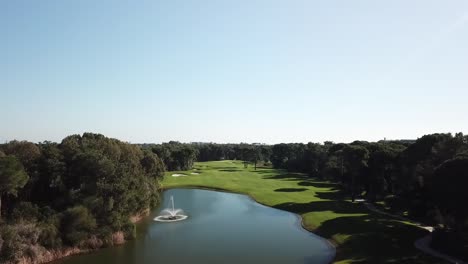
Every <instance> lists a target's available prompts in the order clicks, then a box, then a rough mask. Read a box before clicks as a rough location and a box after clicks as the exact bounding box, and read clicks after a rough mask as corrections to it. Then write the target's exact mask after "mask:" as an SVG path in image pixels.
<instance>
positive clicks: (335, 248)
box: [161, 185, 339, 263]
mask: <svg viewBox="0 0 468 264" xmlns="http://www.w3.org/2000/svg"><path fill="white" fill-rule="evenodd" d="M161 189H162V191H163V192H164V191H167V190H171V189H200V190H208V191H217V192H224V193H232V194H240V195H244V196H247V197H248V198H249V199H251V200H252V201H254V202H255V203H258V204H260V205H262V206H265V207H268V208H271V209H276V210H279V211H285V210H281V209H278V208H275V207H272V206H269V205H267V204H264V203H261V202H259V201H257V200H255V198H254V197H252V196H251V195H250V194H248V193H244V192H235V191H231V190H227V189H223V188H219V187H206V186H197V185H186V186H184V185H181V186H176V187H164V186H162V188H161ZM285 212H288V213H291V214H294V215H295V216H296V217H297V218H298V220H300V221H299V222H300V226H301V227H302V229H304V230H305V231H307V232H308V233H311V234H313V235H315V236H316V237H318V238H320V239H321V240H323V241H324V242H326V244H327V245H328V247H329V248H330V249H332V250H333V251H334V254H333V256H332V257H330V258H331V259H330V260H329V261H328V263H333V262H334V260H335V258H336V255H337V254H338V252H339V247H338V246H337V245H338V243H337V242H336V241H335V240H333V239H327V238H324V237H321V236H320V235H318V234H316V233H315V232H314V229H313V228H310V229H309V228H307V227H306V226H305V225H304V218H302V216H301V215H299V214H297V213H294V212H290V211H285Z"/></svg>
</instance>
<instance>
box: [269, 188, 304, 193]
mask: <svg viewBox="0 0 468 264" xmlns="http://www.w3.org/2000/svg"><path fill="white" fill-rule="evenodd" d="M307 190H308V189H307V188H279V189H276V190H275V192H303V191H307Z"/></svg>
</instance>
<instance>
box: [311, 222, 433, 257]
mask: <svg viewBox="0 0 468 264" xmlns="http://www.w3.org/2000/svg"><path fill="white" fill-rule="evenodd" d="M315 233H316V234H318V235H320V236H322V237H325V238H328V239H331V238H333V236H335V235H349V237H348V238H347V239H346V240H345V241H343V242H342V243H341V244H340V246H339V250H338V254H337V256H336V259H335V261H340V260H346V259H348V260H349V259H352V261H351V263H428V262H427V261H428V260H432V261H434V259H432V258H430V257H427V256H424V255H423V254H422V253H420V252H419V251H418V250H416V249H415V247H414V241H415V240H416V239H418V238H421V237H423V236H425V235H426V234H427V231H425V230H423V229H420V228H417V227H415V226H412V225H407V224H403V223H401V222H398V221H395V220H393V219H387V218H382V217H380V216H376V215H364V216H349V217H338V218H334V219H331V220H328V221H325V222H324V223H323V224H322V225H320V226H319V227H318V228H317V229H316V230H315ZM429 263H434V262H429ZM436 263H437V262H436Z"/></svg>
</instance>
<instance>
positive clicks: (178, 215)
mask: <svg viewBox="0 0 468 264" xmlns="http://www.w3.org/2000/svg"><path fill="white" fill-rule="evenodd" d="M171 204H172V209H171V208H166V209H164V210H162V211H161V214H160V215H158V216H156V217H155V218H154V219H153V220H154V221H158V222H176V221H182V220H185V219H187V217H188V216H186V215H184V214H183V213H184V211H182V209H174V197H173V196H171Z"/></svg>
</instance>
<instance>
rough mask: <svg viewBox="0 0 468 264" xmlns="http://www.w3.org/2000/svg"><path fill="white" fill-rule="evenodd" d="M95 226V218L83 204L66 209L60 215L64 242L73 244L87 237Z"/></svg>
mask: <svg viewBox="0 0 468 264" xmlns="http://www.w3.org/2000/svg"><path fill="white" fill-rule="evenodd" d="M95 228H96V219H95V218H94V217H93V215H91V214H90V213H89V211H88V208H86V207H84V206H75V207H73V208H69V209H67V210H66V211H65V212H64V214H63V217H62V221H61V230H62V234H63V240H64V242H65V243H67V244H69V245H71V246H75V245H78V244H79V243H80V242H81V241H83V240H85V239H87V238H88V237H89V234H90V233H91V232H93V231H94V229H95Z"/></svg>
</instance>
